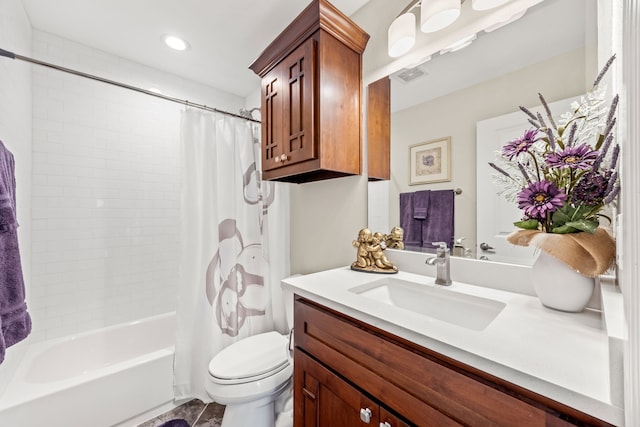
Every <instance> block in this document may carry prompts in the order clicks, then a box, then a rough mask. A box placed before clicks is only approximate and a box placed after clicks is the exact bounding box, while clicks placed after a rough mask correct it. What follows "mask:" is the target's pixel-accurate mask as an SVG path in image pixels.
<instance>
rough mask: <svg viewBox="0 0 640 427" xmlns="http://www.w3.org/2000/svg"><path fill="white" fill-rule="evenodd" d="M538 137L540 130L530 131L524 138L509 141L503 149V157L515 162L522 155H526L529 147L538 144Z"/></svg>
mask: <svg viewBox="0 0 640 427" xmlns="http://www.w3.org/2000/svg"><path fill="white" fill-rule="evenodd" d="M537 135H538V129H529V130H528V131H526V132H525V133H524V135H523V136H521V137H520V138H517V139H513V140H511V141H509V143H508V144H507V145H505V146H504V147H502V155H503V156H504V157H506V158H508V159H509V160H513V158H514V157H516V156H517V155H518V154H520V153H526V152H527V151H529V147H531V146H532V145H533V143H534V142H536V141H537V140H536V136H537Z"/></svg>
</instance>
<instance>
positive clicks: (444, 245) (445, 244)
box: [431, 242, 449, 249]
mask: <svg viewBox="0 0 640 427" xmlns="http://www.w3.org/2000/svg"><path fill="white" fill-rule="evenodd" d="M431 244H432V245H433V246H439V247H440V248H439V249H449V248H447V242H431Z"/></svg>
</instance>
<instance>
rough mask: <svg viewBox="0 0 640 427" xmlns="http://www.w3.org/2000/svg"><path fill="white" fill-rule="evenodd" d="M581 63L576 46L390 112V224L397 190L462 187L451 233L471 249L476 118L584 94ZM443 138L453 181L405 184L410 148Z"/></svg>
mask: <svg viewBox="0 0 640 427" xmlns="http://www.w3.org/2000/svg"><path fill="white" fill-rule="evenodd" d="M584 64H585V51H584V50H582V49H581V50H577V51H574V52H571V53H569V54H565V55H562V56H560V57H556V58H553V59H551V60H548V61H544V62H541V63H538V64H535V65H532V66H530V67H527V68H525V69H522V70H520V71H517V72H514V73H510V74H507V75H505V76H502V77H500V78H498V79H494V80H491V81H487V82H485V83H482V84H478V85H476V86H472V87H470V88H467V89H463V90H460V91H457V92H454V93H452V94H450V95H447V96H443V97H440V98H436V99H434V100H432V101H429V102H426V103H423V104H420V105H417V106H414V107H411V108H407V109H405V110H402V111H398V112H396V113H393V114H392V117H391V171H392V176H391V184H390V195H389V223H390V225H392V226H393V225H397V224H399V221H400V219H399V216H400V200H399V197H400V196H399V194H400V193H403V192H412V191H419V190H441V189H451V188H461V189H462V191H463V192H462V194H461V195H459V196H456V198H455V203H456V204H455V235H456V237H465V238H466V239H467V240H466V241H465V246H466V247H470V248H475V247H476V204H477V200H476V122H478V121H480V120H484V119H488V118H491V117H495V116H499V115H502V114H507V113H511V112H513V111H517V109H518V106H519V105H525V106H528V107H533V106H536V105H539V103H540V102H539V99H538V92H541V93H542V94H543V95H544V96H545V99H546V100H547V101H548V102H554V101H557V100H560V99H564V98H568V97H571V96H575V95H580V94H582V93H584V91H585V73H584V67H585V65H584ZM532 81H535V82H536V84H535V88H532V84H531V82H532ZM589 83H590V81H589ZM445 136H450V137H451V177H452V178H451V181H450V182H441V183H434V184H423V185H413V186H409V173H408V167H409V163H408V162H409V160H408V159H409V146H411V145H413V144H419V143H421V142H426V141H430V140H433V139H439V138H441V137H445ZM505 142H506V141H505ZM487 167H488V166H487Z"/></svg>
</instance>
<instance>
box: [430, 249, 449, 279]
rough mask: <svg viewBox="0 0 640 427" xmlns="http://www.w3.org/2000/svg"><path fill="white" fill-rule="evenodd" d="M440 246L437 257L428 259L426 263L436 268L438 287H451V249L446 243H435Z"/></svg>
mask: <svg viewBox="0 0 640 427" xmlns="http://www.w3.org/2000/svg"><path fill="white" fill-rule="evenodd" d="M432 245H438V249H436V256H434V257H431V258H429V259H427V261H426V263H427V264H429V265H435V266H436V285H444V286H449V285H451V273H450V268H449V248H447V244H446V242H433V243H432Z"/></svg>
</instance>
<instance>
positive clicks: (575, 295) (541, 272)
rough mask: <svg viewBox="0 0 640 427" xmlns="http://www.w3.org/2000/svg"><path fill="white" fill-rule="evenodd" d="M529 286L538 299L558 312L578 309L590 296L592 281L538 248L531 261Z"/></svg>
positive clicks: (578, 310) (593, 283)
mask: <svg viewBox="0 0 640 427" xmlns="http://www.w3.org/2000/svg"><path fill="white" fill-rule="evenodd" d="M531 277H532V280H533V288H534V289H535V291H536V294H537V295H538V298H539V299H540V302H541V303H542V304H543V305H544V306H545V307H549V308H553V309H555V310H560V311H568V312H574V313H576V312H580V311H582V310H584V308H585V307H586V305H587V303H588V302H589V300H590V299H591V295H592V294H593V289H594V287H595V281H594V279H593V278H591V277H586V276H583V275H582V274H580V273H578V272H577V271H574V270H572V269H571V267H569V266H568V265H567V264H565V263H563V262H562V261H560V260H558V259H556V258H554V257H552V256H551V255H548V254H547V253H546V252H544V251H540V255H539V256H538V258H537V259H536V261H535V262H534V263H533V270H532V276H531Z"/></svg>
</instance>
